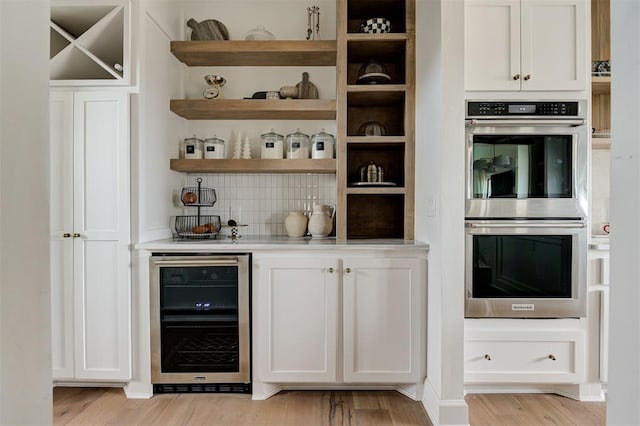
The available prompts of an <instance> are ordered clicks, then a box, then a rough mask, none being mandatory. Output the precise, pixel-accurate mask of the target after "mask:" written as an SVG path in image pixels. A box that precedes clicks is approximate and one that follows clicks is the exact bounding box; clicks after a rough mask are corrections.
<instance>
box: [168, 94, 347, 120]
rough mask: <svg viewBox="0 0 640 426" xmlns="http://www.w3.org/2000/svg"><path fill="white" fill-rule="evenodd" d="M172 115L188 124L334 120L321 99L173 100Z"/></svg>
mask: <svg viewBox="0 0 640 426" xmlns="http://www.w3.org/2000/svg"><path fill="white" fill-rule="evenodd" d="M170 109H171V111H173V112H175V113H176V114H178V115H179V116H181V117H184V118H187V119H190V120H213V119H219V120H225V119H226V120H243V119H254V120H335V118H336V101H335V100H324V99H172V100H171V104H170Z"/></svg>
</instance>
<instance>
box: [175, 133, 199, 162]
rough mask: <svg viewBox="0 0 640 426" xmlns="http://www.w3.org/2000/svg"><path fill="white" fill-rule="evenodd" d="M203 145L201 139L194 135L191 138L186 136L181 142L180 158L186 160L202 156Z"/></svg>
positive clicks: (197, 158)
mask: <svg viewBox="0 0 640 426" xmlns="http://www.w3.org/2000/svg"><path fill="white" fill-rule="evenodd" d="M203 146H204V143H203V141H202V139H199V138H197V137H195V135H194V136H193V137H192V138H186V139H185V140H184V143H183V144H182V150H181V154H182V158H184V159H187V160H200V159H201V158H204V152H203V149H204V148H203Z"/></svg>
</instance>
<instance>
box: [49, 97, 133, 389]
mask: <svg viewBox="0 0 640 426" xmlns="http://www.w3.org/2000/svg"><path fill="white" fill-rule="evenodd" d="M51 99H52V102H51V118H52V119H51V129H52V130H51V135H52V137H51V161H52V165H51V213H50V215H51V225H52V226H51V231H52V235H51V247H52V253H51V263H52V266H51V269H52V336H53V347H52V353H53V357H52V358H53V378H54V379H55V380H85V381H86V380H110V381H126V380H128V379H129V378H130V377H131V312H130V310H131V296H130V255H129V242H130V225H129V224H130V219H129V217H130V208H129V143H128V141H129V136H128V133H129V126H128V117H129V108H128V105H129V103H128V94H127V93H126V92H77V93H57V92H54V93H52V97H51ZM69 105H71V106H70V107H69Z"/></svg>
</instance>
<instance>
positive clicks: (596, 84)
mask: <svg viewBox="0 0 640 426" xmlns="http://www.w3.org/2000/svg"><path fill="white" fill-rule="evenodd" d="M610 92H611V77H595V76H594V77H591V93H592V94H593V95H605V94H609V93H610Z"/></svg>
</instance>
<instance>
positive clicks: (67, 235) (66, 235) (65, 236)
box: [62, 232, 71, 238]
mask: <svg viewBox="0 0 640 426" xmlns="http://www.w3.org/2000/svg"><path fill="white" fill-rule="evenodd" d="M62 238H71V234H70V233H68V232H65V233H64V234H62Z"/></svg>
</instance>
